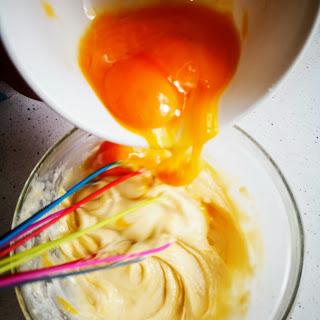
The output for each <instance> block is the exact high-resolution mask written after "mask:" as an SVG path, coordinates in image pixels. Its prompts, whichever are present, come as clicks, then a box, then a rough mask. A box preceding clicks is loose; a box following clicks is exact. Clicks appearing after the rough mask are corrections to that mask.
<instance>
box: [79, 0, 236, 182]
mask: <svg viewBox="0 0 320 320" xmlns="http://www.w3.org/2000/svg"><path fill="white" fill-rule="evenodd" d="M239 55H240V40H239V35H238V32H237V30H236V27H235V25H234V22H233V20H232V16H231V14H229V13H221V12H217V11H214V10H211V9H209V8H206V7H202V6H199V5H197V4H192V3H185V4H180V5H168V4H163V5H159V6H153V7H148V8H143V9H139V10H131V11H128V12H121V11H120V12H117V13H102V14H99V15H97V17H96V18H95V19H94V20H93V21H92V23H91V24H90V26H89V28H88V30H87V31H86V33H85V34H84V36H83V38H82V39H81V42H80V49H79V64H80V67H81V70H82V72H83V74H84V75H85V77H86V79H87V80H88V82H89V83H90V84H91V86H92V88H93V89H94V90H95V92H96V94H97V95H98V96H99V98H100V99H101V101H102V102H103V104H104V105H105V106H106V108H107V109H108V110H109V111H110V113H111V114H112V115H113V116H114V117H115V119H117V121H118V122H119V123H121V124H122V125H123V126H125V127H127V128H128V129H130V130H131V131H134V132H136V133H138V134H140V135H142V136H143V137H145V138H146V140H147V141H148V142H149V146H150V149H145V150H133V149H131V150H129V149H128V148H126V147H124V148H125V150H120V147H119V148H118V151H119V154H118V156H117V158H118V159H120V160H126V158H121V156H124V154H126V155H127V156H128V157H130V156H131V159H130V160H131V163H132V162H134V160H135V159H138V162H136V163H137V165H138V166H141V167H143V168H148V169H150V170H152V171H153V173H154V174H155V175H156V176H157V177H158V178H159V179H160V180H162V181H163V182H165V183H168V184H172V185H183V184H187V183H190V182H191V181H192V180H193V179H194V178H195V177H196V176H197V174H198V173H199V170H200V153H201V149H202V146H203V144H204V143H205V142H206V141H207V140H209V139H210V138H212V137H213V136H215V135H216V134H217V131H218V124H217V118H218V110H217V106H218V101H219V98H220V97H221V94H222V93H223V91H224V89H225V88H226V86H227V85H228V83H229V82H230V80H231V78H232V76H233V74H234V72H235V70H236V67H237V63H238V60H239ZM132 154H133V155H132ZM155 164H156V165H155Z"/></svg>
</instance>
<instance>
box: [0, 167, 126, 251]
mask: <svg viewBox="0 0 320 320" xmlns="http://www.w3.org/2000/svg"><path fill="white" fill-rule="evenodd" d="M119 164H120V162H119V161H115V162H111V163H109V164H107V165H105V166H103V167H102V168H100V169H98V170H96V171H94V172H93V173H91V174H90V175H88V176H87V177H86V178H84V179H83V180H81V181H80V182H78V183H76V184H75V185H74V186H72V187H71V188H70V189H69V190H68V191H66V192H65V193H64V194H63V195H62V196H60V197H59V198H57V199H56V200H54V201H53V202H51V203H50V204H49V205H47V206H46V207H44V208H42V209H41V210H39V211H38V212H36V213H35V214H34V215H32V216H31V217H30V218H28V219H27V220H25V221H24V222H22V223H21V224H19V225H18V226H16V227H15V228H14V229H12V230H11V231H9V232H8V233H6V234H4V235H3V236H1V237H0V248H1V247H3V246H5V245H7V244H9V243H10V241H11V240H12V239H13V238H15V237H17V236H19V235H20V234H21V233H22V232H23V231H24V230H25V229H26V228H28V227H29V226H30V225H31V224H32V223H34V222H36V221H37V220H38V219H40V218H42V217H43V216H44V215H45V214H46V213H48V212H49V211H50V210H52V209H53V208H54V207H56V206H57V205H59V204H60V203H61V202H62V201H63V200H65V199H66V198H68V197H69V196H71V195H72V194H74V193H75V192H77V191H78V190H79V189H81V188H82V187H83V186H85V185H86V184H87V183H88V182H90V181H91V180H92V179H94V178H96V177H97V176H99V175H100V174H101V173H103V172H104V171H106V170H109V169H111V168H113V167H117V166H118V165H119Z"/></svg>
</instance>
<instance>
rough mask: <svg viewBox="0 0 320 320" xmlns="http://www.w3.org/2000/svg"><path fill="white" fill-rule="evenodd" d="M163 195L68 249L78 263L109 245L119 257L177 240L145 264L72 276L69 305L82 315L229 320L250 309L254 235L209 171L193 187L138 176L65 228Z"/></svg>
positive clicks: (95, 186)
mask: <svg viewBox="0 0 320 320" xmlns="http://www.w3.org/2000/svg"><path fill="white" fill-rule="evenodd" d="M110 179H111V178H104V179H102V180H100V181H99V182H96V183H94V184H92V185H90V186H89V187H87V188H86V189H84V190H82V191H81V192H78V193H77V194H76V195H75V196H74V197H73V198H72V199H71V202H75V201H77V200H79V199H80V198H83V197H84V196H86V195H87V194H89V193H91V192H93V191H94V190H96V189H98V188H101V187H102V186H103V185H105V184H106V183H108V182H109V181H110ZM159 195H164V197H163V198H162V200H161V201H158V202H155V203H153V204H151V205H149V206H147V207H144V208H142V209H139V210H137V211H136V212H134V213H133V214H130V215H128V216H126V217H125V218H123V219H122V220H120V221H118V222H116V223H114V224H111V225H108V226H107V227H105V228H102V229H100V230H97V231H95V232H93V233H92V234H89V235H86V236H83V237H82V238H80V239H79V240H76V241H73V242H70V243H67V244H65V245H63V246H62V247H61V252H62V255H63V257H64V259H65V260H74V259H77V258H81V257H84V256H87V255H88V254H90V253H94V252H97V251H98V250H102V249H103V250H104V252H106V253H107V254H110V255H111V254H118V253H128V252H135V251H140V250H144V249H149V248H152V247H156V246H159V245H161V244H164V243H165V242H168V241H175V243H174V245H172V246H171V247H170V248H169V249H167V250H165V251H163V252H161V253H159V254H156V255H154V256H152V257H149V258H147V259H145V260H143V261H142V262H140V263H136V264H133V265H129V266H124V267H120V268H116V269H112V270H105V271H99V272H95V273H90V274H87V275H82V276H77V277H74V278H72V280H71V279H70V280H66V281H68V282H69V284H68V291H69V295H70V296H72V297H73V300H72V302H70V301H68V302H64V303H63V305H64V307H66V303H67V304H68V306H69V307H68V308H66V309H67V311H69V312H70V310H71V311H72V313H73V315H74V316H76V318H79V319H119V320H121V319H126V320H127V319H132V320H140V319H141V320H142V319H154V320H155V319H159V320H160V319H226V318H227V317H228V316H230V315H234V314H241V313H242V312H244V311H245V308H246V303H247V300H248V289H247V285H246V284H247V282H248V281H247V280H248V279H249V277H250V274H251V272H252V268H251V265H250V259H249V254H248V245H247V242H246V237H245V234H244V233H243V232H242V230H241V227H240V220H239V219H240V218H239V217H240V214H239V213H238V212H237V210H236V207H235V206H234V204H233V203H232V200H231V199H230V197H229V196H228V194H227V192H226V190H225V189H224V187H223V185H222V184H221V183H220V182H219V179H218V178H217V175H216V174H215V173H214V172H213V171H212V170H211V169H209V168H206V169H205V170H203V171H202V172H201V174H200V175H199V177H198V178H197V179H196V180H195V181H194V182H193V183H192V184H191V185H189V186H187V187H172V186H168V185H164V184H162V183H160V182H159V181H158V180H156V179H155V178H153V177H152V176H151V175H150V174H148V173H146V174H143V175H141V176H137V177H134V178H132V179H130V180H128V181H126V182H124V183H122V184H121V185H119V186H117V187H115V188H113V189H111V190H110V191H108V192H106V193H104V194H103V195H102V196H100V197H99V198H97V199H96V200H94V201H91V202H90V203H88V204H86V205H85V206H83V207H82V208H80V209H78V210H77V211H76V212H75V213H74V214H73V215H71V216H69V217H68V218H67V219H65V220H64V221H63V222H61V224H62V225H61V226H60V228H59V230H64V231H65V232H64V233H72V232H74V231H76V230H79V229H83V228H86V227H88V226H90V225H93V224H95V223H97V222H99V221H101V220H102V219H104V218H106V216H108V215H113V214H116V213H118V212H120V211H122V210H124V209H126V208H129V207H130V206H132V205H134V204H135V203H137V202H139V201H141V200H142V199H147V198H151V197H154V196H159ZM70 281H71V282H70ZM71 304H72V305H71Z"/></svg>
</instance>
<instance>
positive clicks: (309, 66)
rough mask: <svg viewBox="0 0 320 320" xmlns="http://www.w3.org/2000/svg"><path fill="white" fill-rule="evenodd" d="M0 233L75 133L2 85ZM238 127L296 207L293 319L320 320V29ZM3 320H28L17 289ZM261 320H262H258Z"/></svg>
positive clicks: (1, 300)
mask: <svg viewBox="0 0 320 320" xmlns="http://www.w3.org/2000/svg"><path fill="white" fill-rule="evenodd" d="M0 92H4V93H5V95H0V101H2V102H0V201H1V202H0V233H2V232H3V231H5V230H7V229H8V228H9V226H10V224H11V220H12V215H13V212H14V208H15V205H16V201H17V199H18V196H19V193H20V191H21V189H22V186H23V184H24V182H25V180H26V179H27V177H28V175H29V173H30V172H31V170H32V168H33V167H34V165H35V164H36V163H37V161H38V160H39V159H40V157H41V156H42V155H43V153H44V152H45V151H46V150H47V149H48V148H49V147H50V146H51V145H52V144H53V143H55V142H56V141H57V140H59V138H61V137H62V136H63V135H64V134H65V133H66V132H67V131H69V130H70V129H71V128H72V127H73V126H72V125H71V124H69V123H68V122H67V121H65V120H63V119H62V118H61V117H60V116H58V115H57V114H56V113H55V112H53V111H52V110H51V109H50V108H48V106H46V105H45V104H44V103H42V102H38V101H35V100H32V99H28V98H26V97H24V96H22V95H20V94H18V93H16V92H14V91H13V90H11V89H10V88H8V87H7V86H6V85H5V84H4V83H0ZM238 125H240V126H241V127H242V128H244V129H245V130H246V131H248V132H249V133H250V134H251V135H252V136H253V137H254V138H255V139H256V140H257V141H258V142H259V143H260V144H262V146H263V147H264V148H265V149H266V150H267V151H268V153H269V154H270V155H271V156H272V157H273V159H274V160H275V162H276V163H277V164H278V166H279V167H280V169H281V171H282V172H283V173H284V175H285V177H286V178H287V180H288V182H289V184H290V187H291V189H292V191H293V194H294V196H295V198H296V200H297V203H298V206H299V209H300V213H301V216H302V220H303V225H304V230H305V261H304V269H303V275H302V281H301V285H300V289H299V293H298V297H297V300H296V303H295V307H294V308H293V311H292V314H291V315H290V319H294V320H297V319H299V320H320V25H318V26H317V28H316V30H315V32H314V34H313V37H312V39H311V41H310V43H309V44H308V47H307V48H306V50H305V51H304V54H303V56H302V57H301V58H300V59H299V61H298V63H297V64H296V65H295V66H294V68H293V70H292V71H291V72H290V73H289V74H288V75H287V76H286V78H285V79H284V81H283V82H282V83H281V85H280V87H278V88H277V89H276V90H275V92H274V93H273V94H272V95H270V96H269V97H268V98H267V99H265V100H264V101H262V102H261V103H260V105H259V107H258V108H256V109H255V111H253V112H252V113H251V114H249V115H248V116H246V117H245V118H243V119H242V120H241V121H240V122H239V123H238ZM0 319H2V320H9V319H10V320H11V319H23V316H22V314H21V312H20V310H19V306H18V303H17V301H16V298H15V295H14V290H12V289H10V290H4V291H1V292H0ZM257 320H263V319H257Z"/></svg>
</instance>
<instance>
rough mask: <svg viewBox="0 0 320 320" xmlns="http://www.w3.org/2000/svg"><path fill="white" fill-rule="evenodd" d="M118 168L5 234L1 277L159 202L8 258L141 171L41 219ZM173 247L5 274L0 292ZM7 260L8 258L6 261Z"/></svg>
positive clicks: (144, 203)
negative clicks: (51, 251) (61, 246)
mask: <svg viewBox="0 0 320 320" xmlns="http://www.w3.org/2000/svg"><path fill="white" fill-rule="evenodd" d="M117 166H120V162H113V163H110V164H108V165H106V166H104V167H102V168H100V169H98V170H96V171H95V172H93V173H92V174H90V175H89V176H88V177H86V178H85V179H83V180H81V181H80V182H78V183H77V184H75V185H74V186H73V187H71V188H70V189H69V190H68V191H66V192H65V193H64V194H63V195H62V196H60V197H59V198H57V199H56V200H54V201H53V202H52V203H50V204H49V205H47V206H46V207H44V208H43V209H41V210H40V211H38V212H36V213H35V214H33V215H32V216H31V217H30V218H28V219H27V220H25V221H24V222H22V223H21V224H19V225H18V226H17V227H15V228H14V229H12V230H11V231H9V232H8V233H6V234H5V235H3V236H2V237H1V238H0V258H2V259H1V260H0V274H5V273H7V272H9V271H11V270H13V269H14V268H16V267H18V266H21V265H23V264H24V263H26V262H28V261H30V260H31V259H34V258H36V257H38V256H40V255H42V254H44V253H46V252H48V251H50V250H52V249H55V248H57V247H58V246H60V245H62V244H63V243H66V242H69V241H72V240H75V239H77V238H79V237H81V236H83V235H85V234H88V233H91V232H93V231H95V230H97V229H99V228H102V227H104V226H106V225H107V224H109V223H111V222H115V221H117V220H119V219H121V218H122V217H124V216H126V215H128V214H130V213H132V212H134V211H135V210H137V209H139V208H142V207H145V206H147V205H149V204H151V203H153V202H155V201H158V200H159V199H160V198H159V197H158V198H153V199H148V200H144V201H141V202H140V203H138V204H136V205H134V206H132V207H131V208H129V209H127V210H124V211H122V212H119V213H117V214H116V215H113V216H111V217H107V218H105V219H104V220H102V221H100V222H98V223H96V224H94V225H92V226H89V227H87V228H85V229H81V230H78V231H76V232H74V233H72V234H69V235H66V236H64V237H61V238H59V239H56V240H53V241H50V242H47V243H42V244H39V245H37V246H34V247H32V248H31V249H28V250H25V251H21V252H19V253H15V254H13V255H11V256H7V255H8V254H9V253H12V252H13V251H14V250H15V249H17V248H18V247H20V246H21V245H23V244H24V243H26V242H27V241H29V240H30V239H32V238H34V237H35V236H37V235H38V234H39V233H41V232H42V231H44V230H46V229H47V228H49V227H50V226H51V225H53V224H54V223H56V222H57V221H58V220H60V219H61V218H62V217H64V216H66V215H68V214H70V213H71V212H73V211H74V210H76V209H77V208H79V207H81V206H82V205H84V204H85V203H87V202H89V201H91V200H93V199H95V198H96V197H98V196H99V195H101V194H102V193H103V192H105V191H106V190H108V189H110V188H112V187H114V186H116V185H117V184H119V183H121V182H124V181H125V180H127V179H129V178H131V177H134V176H136V175H139V174H141V172H140V171H137V172H129V173H127V174H125V175H123V176H121V177H119V178H117V179H115V180H113V181H112V182H110V183H108V184H106V185H105V186H103V187H102V188H100V189H98V190H96V191H95V192H93V193H91V194H89V195H88V196H86V197H85V198H83V199H81V200H80V201H78V202H76V203H74V204H73V205H71V206H70V207H67V208H64V209H62V210H59V211H57V212H54V213H52V214H50V215H48V216H46V217H44V216H45V215H46V214H47V213H49V211H51V210H52V209H53V208H55V207H56V206H57V205H59V204H60V203H61V202H62V201H63V200H64V199H66V198H67V197H69V196H70V195H72V194H74V193H75V192H77V191H78V190H80V189H81V188H82V187H84V186H86V185H87V184H88V183H89V182H90V181H92V180H93V179H95V178H97V177H98V176H99V175H100V174H101V173H103V172H105V171H106V170H109V169H112V168H115V167H117ZM171 244H172V243H166V244H164V245H161V246H159V247H156V248H152V249H149V250H144V251H139V252H132V253H128V254H122V255H115V256H107V257H100V256H101V254H100V253H99V252H98V253H96V254H93V255H91V256H88V257H85V258H83V259H79V260H75V261H71V262H67V263H63V264H60V265H55V266H51V267H46V268H41V269H37V270H30V271H23V272H15V273H13V274H6V275H4V276H2V277H0V288H3V287H8V286H13V285H18V284H24V283H28V282H34V281H40V280H45V279H52V278H60V277H66V276H70V275H78V274H82V273H87V272H94V271H98V270H102V269H110V268H116V267H119V266H123V265H128V264H132V263H136V262H140V261H142V260H143V259H144V258H145V257H147V256H149V255H152V254H156V253H158V252H161V251H163V250H165V249H167V248H168V247H170V246H171ZM6 256H7V257H6Z"/></svg>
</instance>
